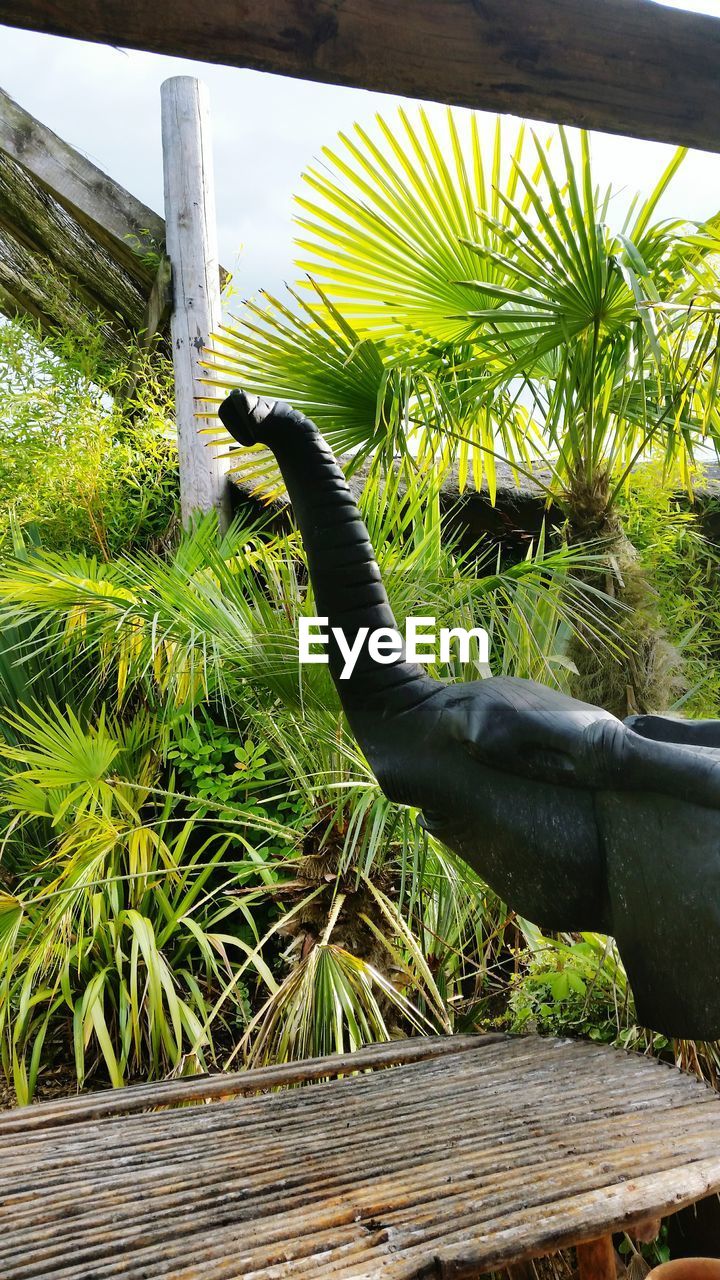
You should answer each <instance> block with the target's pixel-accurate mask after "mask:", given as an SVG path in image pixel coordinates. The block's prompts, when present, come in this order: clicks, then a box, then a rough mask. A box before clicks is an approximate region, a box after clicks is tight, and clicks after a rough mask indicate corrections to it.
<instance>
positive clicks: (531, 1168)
mask: <svg viewBox="0 0 720 1280" xmlns="http://www.w3.org/2000/svg"><path fill="white" fill-rule="evenodd" d="M398 1062H399V1063H400V1065H394V1066H391V1064H393V1063H395V1064H397V1063H398ZM361 1066H363V1067H370V1066H373V1067H376V1068H379V1067H386V1066H387V1067H390V1066H391V1069H388V1070H374V1071H373V1072H372V1073H370V1072H364V1073H362V1074H354V1075H352V1076H347V1075H346V1076H344V1077H343V1078H335V1079H330V1080H324V1081H323V1080H321V1079H320V1077H322V1076H323V1075H324V1076H328V1075H338V1074H340V1073H341V1072H342V1071H343V1070H345V1071H347V1070H348V1069H349V1068H357V1067H361ZM301 1080H303V1081H307V1080H314V1081H316V1083H311V1084H309V1085H307V1086H306V1087H303V1088H288V1089H278V1088H277V1087H276V1086H278V1085H282V1084H285V1085H288V1084H292V1083H297V1082H299V1081H301ZM269 1089H272V1090H273V1091H272V1092H267V1090H269ZM261 1091H264V1092H261ZM210 1098H215V1099H216V1101H215V1103H214V1105H193V1106H190V1105H178V1104H180V1103H185V1104H187V1103H189V1102H199V1101H201V1100H203V1099H210ZM151 1106H153V1107H161V1108H163V1109H161V1110H153V1111H149V1110H148V1108H149V1107H151ZM718 1189H720V1097H718V1095H717V1094H715V1093H713V1092H711V1091H710V1090H709V1089H707V1088H705V1086H703V1085H701V1084H699V1083H698V1082H697V1081H695V1080H694V1079H692V1078H690V1077H688V1076H684V1075H682V1074H680V1073H679V1072H678V1071H676V1070H674V1069H673V1068H671V1067H669V1066H666V1065H661V1064H659V1063H657V1062H655V1061H652V1060H648V1059H643V1058H639V1057H635V1056H631V1055H626V1054H624V1053H621V1052H619V1051H617V1050H612V1049H608V1048H605V1047H602V1046H597V1045H594V1044H590V1043H584V1042H581V1043H578V1042H569V1041H558V1040H539V1039H537V1038H535V1037H528V1038H522V1039H508V1038H505V1037H502V1036H496V1035H493V1036H487V1037H470V1036H462V1037H460V1036H458V1037H455V1038H453V1039H438V1040H425V1041H423V1040H414V1041H411V1042H404V1043H403V1044H400V1045H389V1046H380V1047H378V1048H373V1049H368V1050H362V1051H360V1052H359V1053H357V1054H354V1055H352V1056H349V1057H345V1058H333V1059H325V1060H321V1061H314V1062H309V1063H301V1064H295V1065H294V1066H292V1067H275V1068H264V1069H262V1070H257V1071H252V1072H241V1073H237V1074H235V1075H233V1076H225V1077H205V1078H202V1079H197V1078H195V1079H189V1080H187V1079H186V1080H180V1081H175V1082H171V1083H168V1084H162V1085H155V1086H152V1085H151V1086H139V1087H137V1088H131V1089H126V1090H122V1091H117V1092H108V1093H103V1094H96V1095H93V1096H90V1097H87V1096H86V1097H81V1098H76V1099H71V1100H68V1101H63V1102H52V1103H45V1104H41V1105H38V1106H33V1107H28V1108H23V1109H21V1110H17V1111H14V1112H6V1113H5V1114H3V1115H0V1275H1V1276H2V1277H3V1280H29V1278H30V1277H35V1278H38V1280H39V1278H40V1277H42V1278H43V1280H44V1278H45V1277H47V1278H48V1280H49V1278H50V1277H52V1278H56V1277H63V1278H65V1280H69V1278H70V1277H72V1278H73V1280H104V1278H105V1277H111V1276H113V1277H118V1276H122V1277H127V1278H129V1277H132V1278H133V1280H140V1277H142V1278H143V1280H149V1278H150V1277H152V1280H156V1278H157V1280H159V1278H160V1277H163V1278H167V1280H169V1278H172V1280H221V1278H223V1280H232V1278H234V1277H240V1276H245V1277H254V1278H255V1280H260V1277H262V1280H294V1277H301V1276H302V1277H313V1278H317V1280H326V1278H327V1280H330V1277H332V1280H351V1278H352V1280H361V1278H362V1280H373V1278H375V1277H384V1278H387V1280H401V1278H402V1280H409V1278H410V1277H414V1278H415V1280H419V1278H420V1277H443V1278H447V1280H449V1278H450V1277H453V1280H461V1278H462V1277H465V1278H467V1280H469V1277H471V1276H473V1277H475V1276H477V1275H478V1274H479V1273H480V1272H482V1271H485V1270H489V1269H491V1268H499V1267H503V1266H507V1265H508V1264H510V1263H513V1262H519V1261H522V1260H526V1259H529V1258H531V1257H536V1256H540V1255H542V1254H545V1253H551V1252H553V1251H554V1250H555V1249H558V1248H560V1247H561V1246H563V1245H567V1244H572V1243H579V1242H582V1241H589V1240H591V1239H597V1238H598V1237H602V1236H607V1233H608V1231H609V1230H610V1229H612V1228H615V1229H620V1228H621V1227H630V1226H632V1225H633V1224H635V1223H637V1222H638V1221H639V1220H641V1219H643V1218H647V1217H655V1216H659V1215H660V1214H666V1213H668V1212H672V1211H673V1210H674V1209H678V1208H680V1207H681V1206H682V1205H683V1204H686V1203H690V1202H692V1201H694V1200H697V1199H700V1198H701V1197H702V1196H705V1195H707V1194H709V1193H711V1192H712V1191H715V1190H718ZM588 1256H589V1255H588Z"/></svg>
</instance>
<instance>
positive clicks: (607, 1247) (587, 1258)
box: [577, 1236, 617, 1280]
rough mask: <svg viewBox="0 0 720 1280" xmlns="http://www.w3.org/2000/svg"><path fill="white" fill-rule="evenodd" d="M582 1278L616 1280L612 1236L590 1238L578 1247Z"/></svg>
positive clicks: (585, 1279) (581, 1279) (579, 1268)
mask: <svg viewBox="0 0 720 1280" xmlns="http://www.w3.org/2000/svg"><path fill="white" fill-rule="evenodd" d="M577 1260H578V1270H579V1272H580V1280H616V1276H617V1267H616V1265H615V1250H614V1248H613V1242H612V1236H603V1237H602V1239H600V1240H589V1241H588V1242H587V1244H579V1245H578V1247H577Z"/></svg>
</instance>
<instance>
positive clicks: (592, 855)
mask: <svg viewBox="0 0 720 1280" xmlns="http://www.w3.org/2000/svg"><path fill="white" fill-rule="evenodd" d="M219 414H220V419H221V421H222V423H223V425H224V426H225V428H226V429H227V430H228V431H229V433H230V435H231V436H233V437H234V439H235V440H236V441H238V443H240V444H242V445H245V446H252V445H255V444H258V443H262V444H263V445H265V446H267V447H268V448H269V449H271V450H272V452H273V453H274V454H275V457H276V458H277V461H278V464H279V466H280V470H281V472H282V475H283V478H284V480H285V484H286V486H287V490H288V493H289V495H290V499H291V502H292V505H293V510H294V513H295V518H296V521H297V523H298V526H299V529H300V532H301V535H302V538H303V542H304V545H305V550H306V553H307V560H308V567H309V572H310V577H311V579H312V584H313V589H314V593H315V600H316V606H317V610H318V615H322V616H326V617H327V618H328V620H329V622H328V625H329V628H333V627H335V628H339V629H342V632H343V634H344V635H345V637H347V641H348V643H351V642H352V640H353V637H354V636H355V635H357V634H358V632H359V631H360V629H361V628H363V627H367V628H369V630H370V631H371V632H372V631H375V630H377V629H380V628H383V629H389V630H392V631H395V630H396V622H395V619H394V617H393V613H392V610H391V608H390V605H389V603H388V598H387V595H386V593H385V589H384V587H383V583H382V579H381V577H380V572H379V569H378V566H377V563H376V560H375V555H374V552H373V548H372V546H371V544H370V540H369V537H368V533H367V530H366V528H365V525H364V524H363V520H362V517H361V515H360V512H359V510H358V507H357V505H356V503H355V500H354V499H353V496H352V494H351V492H350V490H349V488H348V485H347V483H346V481H345V478H344V476H343V473H342V471H341V470H340V468H339V466H338V464H337V462H336V461H335V458H334V457H333V454H332V452H331V450H330V448H329V447H328V445H327V443H326V442H325V440H324V439H323V437H322V436H321V435H320V433H319V431H318V429H317V427H316V426H315V424H314V423H313V422H311V421H310V420H309V419H308V418H305V417H304V416H303V415H302V414H301V413H299V412H297V411H296V410H294V409H292V408H291V406H290V405H287V404H285V403H283V402H282V401H277V402H268V401H265V400H262V399H259V398H258V397H256V396H252V395H247V394H245V393H244V392H242V391H233V392H232V393H231V394H230V395H229V396H228V397H227V399H226V400H225V401H224V403H223V404H222V406H221V408H220V410H219ZM329 663H330V671H331V673H332V675H333V679H334V680H335V683H336V686H337V689H338V692H339V694H340V698H341V701H342V705H343V708H344V710H345V713H346V716H347V719H348V722H349V724H350V727H351V729H352V731H353V733H354V734H355V736H356V737H357V740H358V742H359V743H360V745H361V747H362V749H363V751H364V753H365V755H366V757H367V759H368V761H369V763H370V765H371V767H372V769H373V772H374V773H375V776H376V777H377V779H378V782H379V783H380V786H381V787H382V789H383V791H384V792H385V794H386V795H387V796H388V797H389V798H390V799H392V800H394V801H397V802H399V803H401V804H406V805H412V806H416V807H417V808H418V809H420V811H421V813H422V819H421V821H422V822H423V824H424V826H425V827H426V828H427V829H428V831H430V832H431V833H432V834H433V835H434V836H436V837H437V838H438V839H439V840H441V841H442V842H443V843H444V844H445V845H447V846H448V847H449V848H450V849H452V850H453V851H454V852H455V853H457V854H458V855H459V856H460V857H461V858H463V859H464V860H465V861H466V862H468V863H469V864H470V865H471V866H472V867H473V868H475V869H476V870H477V871H478V872H479V874H480V875H481V876H482V877H483V878H484V879H485V880H486V881H487V883H488V884H489V885H490V886H491V887H492V888H493V889H494V890H495V892H496V893H497V894H499V895H500V897H501V898H502V899H503V900H504V901H505V902H507V903H508V904H509V905H510V906H511V907H512V908H513V909H514V910H516V911H517V912H519V913H520V914H521V915H523V916H525V917H527V918H528V919H529V920H532V921H534V922H535V923H536V924H537V925H539V926H540V927H541V928H543V929H546V930H567V931H580V930H597V931H599V932H602V933H606V934H612V935H613V936H614V938H615V939H616V941H617V944H618V947H619V949H620V953H621V955H622V958H623V962H624V964H625V967H626V970H627V974H628V977H629V980H630V983H631V986H632V989H633V993H634V997H635V1002H636V1007H637V1012H638V1017H639V1018H640V1020H641V1021H642V1022H643V1023H644V1024H645V1025H646V1026H649V1027H652V1028H654V1029H656V1030H659V1031H662V1032H664V1033H665V1034H667V1035H671V1036H677V1037H692V1038H694V1039H714V1038H717V1037H719V1036H720V721H683V720H674V719H671V718H667V717H660V716H633V717H631V718H630V719H628V720H625V721H620V720H618V719H617V718H616V717H615V716H613V715H611V714H610V713H609V712H607V711H604V710H602V709H601V708H600V707H595V706H591V705H589V704H588V703H584V702H579V701H576V700H575V699H573V698H570V697H567V696H565V695H564V694H562V693H559V692H557V691H555V690H553V689H549V688H545V687H544V686H542V685H539V684H536V683H534V682H533V681H530V680H522V679H513V678H507V677H490V678H488V679H485V680H478V681H473V682H471V683H467V684H459V683H458V684H444V683H440V682H438V681H436V680H433V679H431V678H430V677H429V676H428V675H427V673H426V671H425V670H424V668H423V667H422V666H419V665H417V664H414V663H410V662H408V661H407V660H406V659H405V656H404V653H399V654H398V655H397V656H396V657H395V658H394V659H393V660H392V661H390V662H388V661H387V659H386V660H385V661H384V662H383V663H382V664H380V663H379V662H378V661H376V660H374V659H373V658H372V657H371V656H370V653H369V652H365V651H364V652H362V653H361V654H360V657H359V658H358V661H357V663H356V665H355V668H354V670H353V673H352V676H351V678H350V679H340V673H341V671H342V669H343V657H342V655H341V653H340V651H339V649H338V646H337V643H336V642H335V641H333V640H332V639H331V640H330V644H329Z"/></svg>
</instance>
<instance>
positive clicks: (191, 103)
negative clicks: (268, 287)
mask: <svg viewBox="0 0 720 1280" xmlns="http://www.w3.org/2000/svg"><path fill="white" fill-rule="evenodd" d="M160 92H161V103H162V145H163V172H164V176H165V228H166V245H167V254H168V257H169V259H170V264H171V267H172V281H173V309H172V315H171V317H170V332H171V336H172V355H173V367H174V371H175V416H176V420H177V429H178V450H179V462H180V504H181V508H182V518H183V522H184V523H185V524H187V523H188V521H189V520H190V519H191V518H192V516H193V514H194V513H195V512H196V511H202V512H208V511H212V510H213V508H214V509H215V510H216V511H217V513H218V519H219V521H220V526H221V528H224V527H225V526H226V525H227V522H228V520H229V515H230V493H229V486H228V481H227V464H226V463H225V462H223V461H222V460H221V459H220V457H219V454H218V451H217V450H215V449H213V448H212V447H211V446H209V445H208V443H207V438H206V437H204V436H202V435H200V434H199V433H198V427H199V425H200V423H199V421H198V418H197V416H196V415H197V413H198V412H201V411H202V410H203V409H205V408H206V407H207V406H206V404H204V403H203V399H204V397H206V396H207V395H208V391H207V388H206V387H205V386H204V381H203V380H204V379H205V377H206V374H205V372H204V370H203V369H202V368H201V367H200V363H199V362H200V361H201V360H202V359H203V352H204V349H205V348H206V347H207V346H208V344H209V342H210V337H211V334H213V333H214V332H216V331H217V329H219V327H220V323H221V320H222V311H221V306H220V275H219V271H218V256H217V231H216V226H215V196H214V189H213V170H212V147H211V142H210V109H209V104H208V95H207V90H206V88H205V86H204V85H203V84H201V82H200V81H199V80H194V79H193V78H192V77H191V76H175V77H173V78H172V79H171V80H166V81H165V82H164V84H163V85H162V88H161V91H160ZM218 430H220V425H219V423H218Z"/></svg>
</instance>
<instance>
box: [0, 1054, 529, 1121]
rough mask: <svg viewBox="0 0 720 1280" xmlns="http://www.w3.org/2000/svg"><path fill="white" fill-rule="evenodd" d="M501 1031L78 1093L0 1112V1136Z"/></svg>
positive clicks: (248, 1088) (283, 1080)
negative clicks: (74, 1095) (96, 1091)
mask: <svg viewBox="0 0 720 1280" xmlns="http://www.w3.org/2000/svg"><path fill="white" fill-rule="evenodd" d="M506 1040H507V1036H505V1035H503V1034H502V1033H501V1032H489V1033H488V1034H487V1035H469V1036H452V1037H445V1036H429V1037H427V1038H425V1037H422V1038H420V1037H417V1038H415V1039H413V1040H392V1041H390V1043H389V1044H373V1045H368V1046H367V1047H366V1048H364V1049H356V1050H355V1052H354V1053H333V1054H328V1055H327V1056H326V1057H323V1058H305V1059H304V1060H303V1061H302V1062H286V1063H280V1064H278V1065H277V1066H269V1067H255V1068H253V1069H252V1070H248V1071H227V1072H224V1073H222V1074H218V1075H198V1076H183V1077H181V1078H180V1079H178V1080H163V1081H162V1082H159V1083H155V1084H136V1085H130V1086H129V1087H128V1088H125V1089H104V1090H102V1091H101V1092H99V1093H91V1094H79V1095H78V1096H77V1097H75V1098H60V1099H54V1100H53V1101H52V1102H43V1103H40V1104H39V1105H35V1106H32V1107H18V1108H16V1109H15V1110H14V1111H5V1112H0V1136H1V1135H2V1134H5V1133H17V1132H21V1131H22V1132H23V1133H28V1132H29V1131H30V1130H34V1129H41V1128H48V1127H49V1126H51V1125H53V1126H55V1125H59V1124H73V1123H77V1122H78V1121H81V1120H89V1119H95V1118H97V1117H99V1116H108V1115H116V1116H117V1115H127V1114H129V1113H131V1112H137V1111H145V1110H147V1108H148V1107H172V1106H181V1105H184V1104H185V1103H188V1102H209V1101H211V1100H212V1099H215V1098H232V1097H235V1096H237V1095H240V1094H248V1093H258V1092H260V1091H261V1090H265V1089H279V1088H282V1087H284V1086H287V1085H292V1084H308V1083H310V1082H312V1081H314V1080H322V1079H327V1078H328V1077H332V1076H339V1075H343V1074H344V1073H345V1072H348V1071H373V1070H377V1069H378V1068H382V1067H394V1066H398V1065H400V1064H404V1063H408V1062H424V1061H426V1060H428V1059H431V1058H441V1057H444V1056H445V1055H446V1054H448V1053H463V1052H465V1051H467V1050H468V1049H480V1048H482V1047H483V1046H484V1045H489V1044H499V1043H504V1042H505V1041H506Z"/></svg>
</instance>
